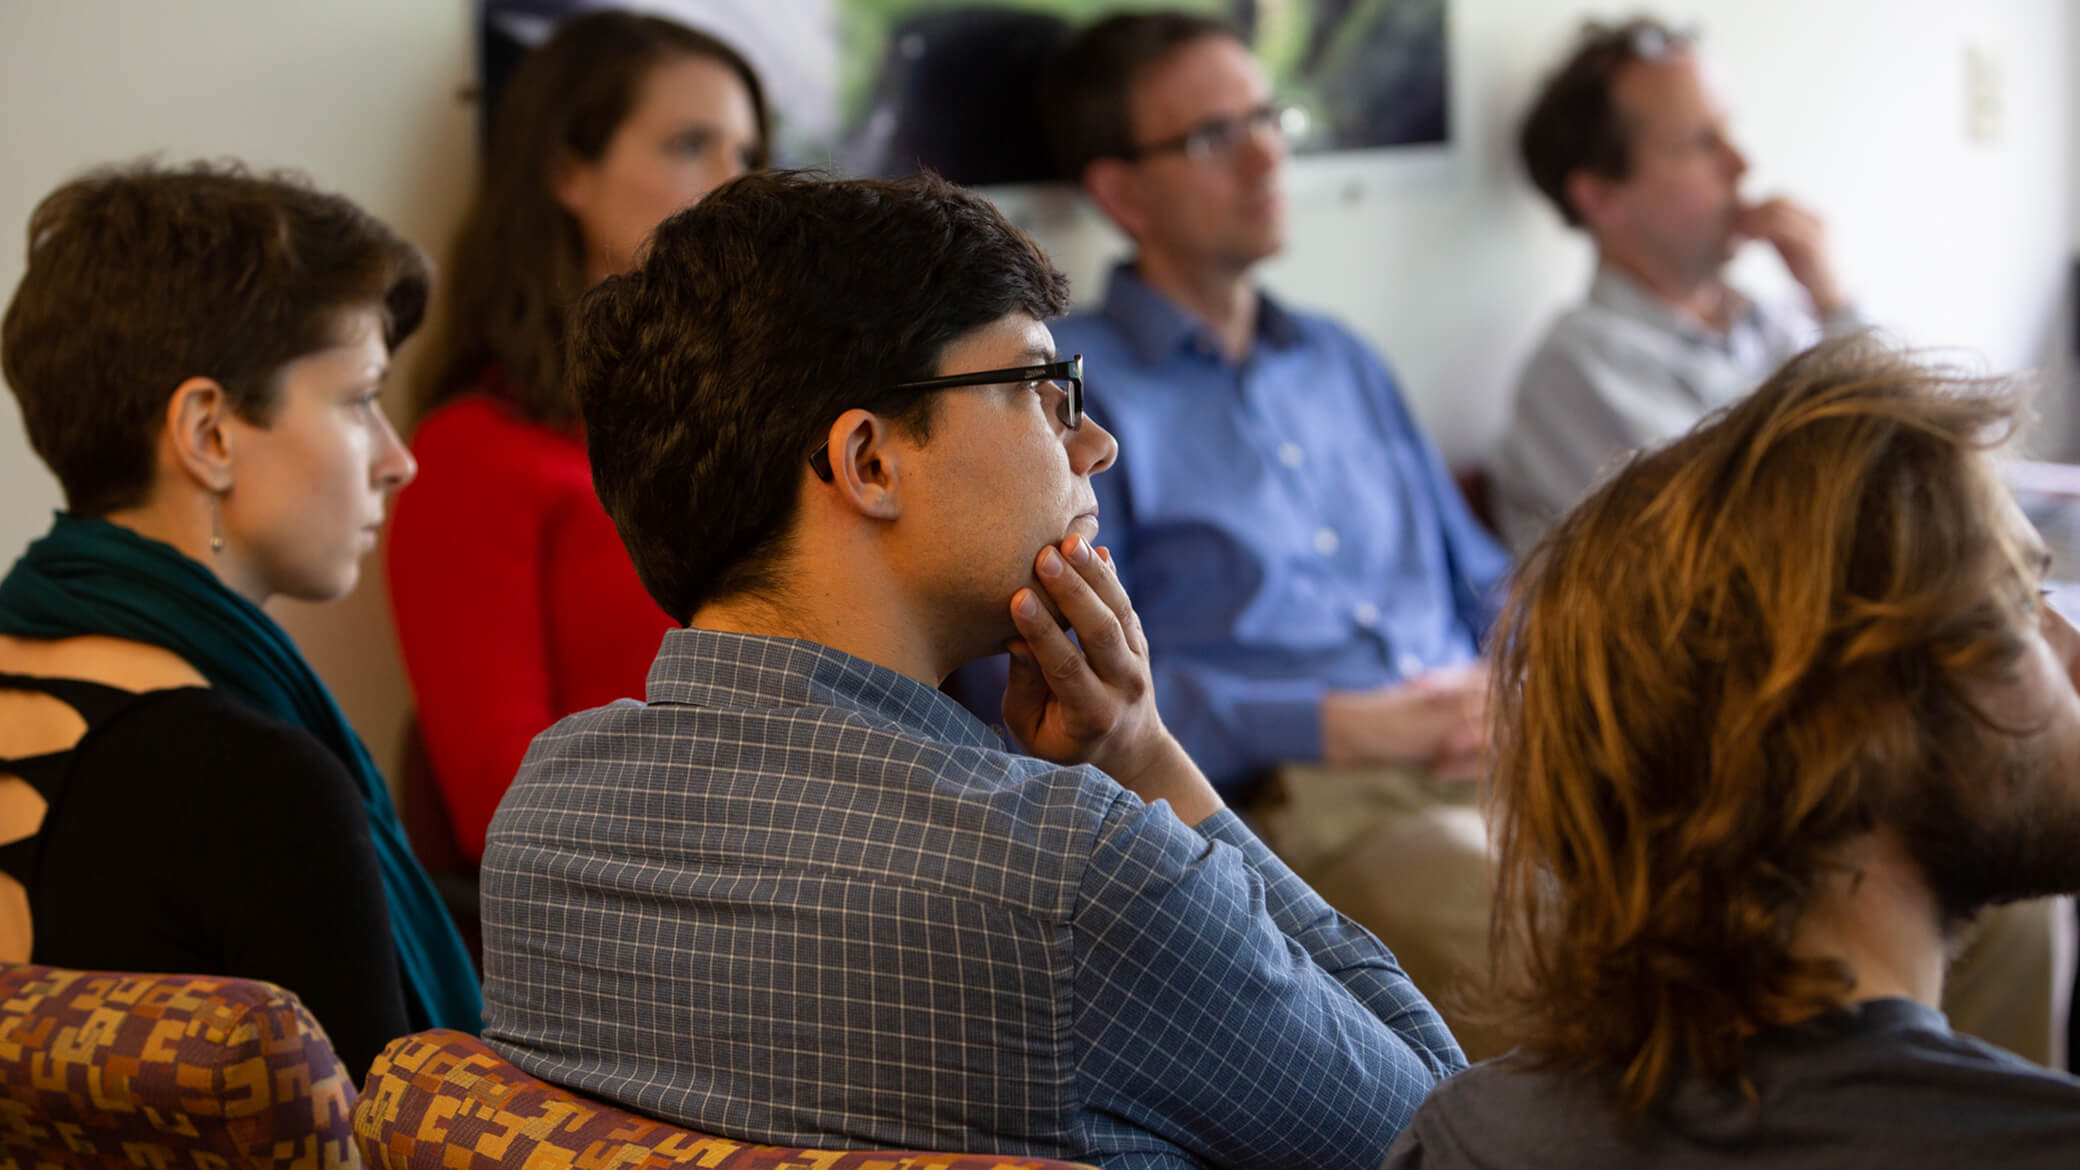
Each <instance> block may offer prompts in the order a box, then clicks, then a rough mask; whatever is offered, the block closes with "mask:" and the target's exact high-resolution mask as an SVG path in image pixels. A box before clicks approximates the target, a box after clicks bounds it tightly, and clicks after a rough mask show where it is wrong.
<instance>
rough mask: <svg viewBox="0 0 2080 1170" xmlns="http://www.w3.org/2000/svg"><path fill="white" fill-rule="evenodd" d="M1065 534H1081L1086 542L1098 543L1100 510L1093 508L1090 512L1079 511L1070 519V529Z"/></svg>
mask: <svg viewBox="0 0 2080 1170" xmlns="http://www.w3.org/2000/svg"><path fill="white" fill-rule="evenodd" d="M1063 535H1064V536H1081V537H1082V538H1083V539H1084V541H1085V542H1086V543H1088V544H1091V545H1096V544H1097V542H1098V510H1097V509H1096V508H1092V509H1091V510H1090V511H1088V512H1079V513H1077V514H1076V515H1075V516H1074V517H1072V518H1071V519H1070V520H1069V526H1068V530H1067V531H1066V532H1064V533H1063Z"/></svg>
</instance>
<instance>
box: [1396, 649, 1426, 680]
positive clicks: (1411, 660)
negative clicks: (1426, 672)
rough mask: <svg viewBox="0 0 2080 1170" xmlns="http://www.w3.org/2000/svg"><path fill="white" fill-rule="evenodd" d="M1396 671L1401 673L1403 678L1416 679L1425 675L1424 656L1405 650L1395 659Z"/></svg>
mask: <svg viewBox="0 0 2080 1170" xmlns="http://www.w3.org/2000/svg"><path fill="white" fill-rule="evenodd" d="M1394 669H1396V670H1398V671H1400V672H1401V677H1402V678H1414V677H1416V676H1417V675H1419V674H1421V673H1423V659H1422V656H1421V655H1419V654H1417V653H1416V652H1415V651H1413V650H1403V651H1402V652H1401V653H1400V655H1399V656H1397V657H1396V658H1395V659H1394Z"/></svg>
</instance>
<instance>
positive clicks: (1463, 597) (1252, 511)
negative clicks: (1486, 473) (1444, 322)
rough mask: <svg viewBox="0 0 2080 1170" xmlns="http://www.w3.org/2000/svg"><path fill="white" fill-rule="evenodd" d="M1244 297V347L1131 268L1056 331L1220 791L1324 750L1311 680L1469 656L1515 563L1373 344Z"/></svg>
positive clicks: (1182, 702) (1181, 721) (1375, 683)
mask: <svg viewBox="0 0 2080 1170" xmlns="http://www.w3.org/2000/svg"><path fill="white" fill-rule="evenodd" d="M1258 305H1259V308H1258V314H1257V333H1256V338H1255V342H1254V344H1252V346H1251V347H1250V352H1249V355H1248V357H1247V358H1246V359H1245V360H1244V361H1243V362H1241V363H1240V364H1239V365H1238V364H1236V363H1234V362H1231V361H1229V360H1227V358H1226V357H1224V356H1223V355H1222V353H1221V350H1220V346H1219V344H1218V342H1217V341H1216V340H1215V338H1214V337H1213V335H1212V332H1211V331H1210V330H1209V329H1207V327H1206V326H1205V325H1203V324H1202V323H1201V322H1199V321H1198V319H1196V318H1194V317H1192V316H1191V315H1189V314H1188V313H1186V312H1185V311H1184V310H1182V309H1180V308H1178V307H1177V306H1176V305H1174V304H1172V303H1171V302H1170V301H1169V300H1168V299H1166V298H1165V297H1163V296H1162V294H1160V293H1158V292H1156V291H1155V290H1154V289H1152V288H1150V287H1149V286H1148V285H1147V284H1146V283H1144V282H1143V281H1142V280H1141V278H1140V277H1139V276H1138V275H1137V274H1136V273H1135V272H1134V270H1133V269H1132V268H1131V267H1129V266H1122V267H1120V268H1118V269H1116V270H1115V271H1114V272H1113V274H1112V279H1111V283H1110V285H1109V286H1108V287H1107V289H1106V295H1105V302H1104V304H1103V306H1102V307H1101V308H1099V309H1098V310H1097V311H1096V312H1094V313H1083V314H1078V315H1075V316H1072V317H1069V318H1067V319H1066V320H1064V321H1062V322H1060V323H1059V324H1058V325H1057V326H1056V327H1055V330H1054V334H1055V342H1056V346H1057V348H1058V349H1059V350H1060V351H1061V352H1062V353H1064V354H1072V353H1081V354H1082V355H1083V357H1084V368H1085V370H1086V377H1087V379H1088V382H1087V386H1088V390H1089V401H1088V409H1089V411H1090V413H1091V415H1092V417H1094V418H1096V419H1097V420H1098V421H1099V422H1101V423H1103V424H1104V425H1105V426H1106V427H1107V428H1108V429H1109V430H1111V431H1112V432H1113V434H1115V435H1117V436H1118V438H1119V447H1120V455H1119V460H1118V462H1117V463H1116V464H1115V465H1114V466H1113V468H1112V469H1111V470H1110V471H1108V472H1105V473H1103V474H1100V475H1099V476H1097V477H1096V478H1095V479H1093V480H1092V481H1091V482H1092V486H1093V487H1094V488H1095V489H1096V491H1097V496H1098V506H1099V517H1098V521H1099V525H1100V533H1099V536H1098V543H1100V544H1104V545H1107V546H1108V547H1110V548H1111V550H1112V555H1113V557H1114V559H1115V561H1116V562H1117V563H1118V565H1119V567H1120V573H1121V578H1122V580H1123V581H1124V582H1125V584H1126V587H1127V590H1128V593H1129V595H1130V596H1131V597H1132V598H1133V599H1134V605H1135V608H1136V609H1137V610H1138V611H1139V613H1140V615H1141V621H1142V624H1143V625H1144V626H1145V627H1146V629H1147V632H1148V642H1149V651H1150V656H1151V665H1152V667H1153V669H1154V673H1155V686H1156V699H1157V702H1158V705H1159V706H1160V708H1161V710H1162V713H1163V720H1164V722H1165V723H1167V724H1168V725H1169V726H1170V729H1171V731H1172V732H1174V733H1175V734H1176V735H1177V737H1178V738H1179V739H1180V740H1181V741H1183V743H1184V745H1185V747H1186V749H1187V750H1188V751H1189V752H1190V753H1191V755H1192V758H1193V759H1194V760H1196V761H1198V763H1199V766H1200V767H1201V768H1203V769H1204V770H1205V771H1206V774H1207V775H1208V776H1209V777H1211V778H1212V779H1213V781H1214V783H1215V785H1217V786H1218V787H1220V788H1221V790H1222V792H1223V794H1224V795H1226V796H1228V797H1229V798H1230V799H1239V798H1242V797H1244V796H1246V795H1248V789H1249V788H1250V786H1251V785H1252V783H1253V782H1254V781H1255V780H1256V779H1257V778H1258V777H1259V776H1261V775H1262V773H1263V772H1264V771H1265V770H1266V769H1268V768H1270V767H1273V766H1275V765H1277V764H1280V763H1283V762H1287V761H1294V760H1318V759H1320V758H1321V755H1322V740H1321V700H1322V695H1323V694H1324V693H1325V692H1327V691H1330V690H1367V689H1371V688H1375V687H1381V686H1386V685H1389V684H1393V683H1398V682H1401V681H1403V680H1406V679H1408V678H1411V677H1413V676H1415V675H1418V674H1422V673H1424V672H1426V671H1430V670H1435V669H1437V668H1439V667H1444V666H1450V665H1453V664H1455V663H1463V662H1466V661H1469V660H1471V659H1473V658H1475V657H1476V656H1477V655H1478V653H1479V639H1480V637H1481V635H1482V634H1484V633H1485V632H1486V630H1487V627H1488V625H1489V623H1490V622H1491V621H1492V620H1493V617H1494V607H1495V602H1496V601H1497V600H1498V597H1497V595H1498V594H1499V589H1498V588H1497V587H1498V585H1499V583H1500V581H1501V578H1502V577H1503V575H1504V573H1505V572H1506V571H1507V569H1508V567H1509V561H1508V557H1507V556H1506V555H1505V554H1504V553H1503V551H1502V549H1501V548H1500V547H1499V546H1498V545H1497V544H1496V543H1495V541H1494V539H1493V538H1492V537H1490V536H1489V535H1488V533H1487V532H1486V530H1484V529H1483V528H1482V527H1481V525H1480V522H1479V521H1477V520H1475V519H1474V517H1473V515H1472V513H1471V512H1470V511H1468V509H1467V507H1466V503H1465V501H1464V499H1463V498H1462V497H1461V496H1460V494H1459V491H1458V488H1457V486H1456V485H1455V484H1454V483H1453V481H1452V478H1451V475H1450V474H1449V473H1448V472H1447V471H1446V469H1445V466H1444V461H1443V460H1442V459H1441V458H1439V456H1438V454H1437V451H1436V449H1435V448H1434V447H1432V446H1431V444H1430V442H1429V440H1428V439H1426V438H1425V437H1424V436H1423V434H1422V432H1421V431H1420V430H1419V429H1418V428H1417V426H1416V422H1415V419H1414V418H1413V417H1412V416H1411V415H1410V414H1409V411H1408V407H1407V405H1406V404H1405V403H1404V402H1402V400H1401V394H1400V392H1399V390H1398V389H1396V387H1395V385H1394V379H1393V376H1392V375H1391V374H1389V373H1388V372H1387V369H1386V367H1385V366H1384V365H1383V364H1382V363H1381V362H1380V360H1379V358H1378V357H1377V356H1375V355H1374V353H1373V352H1372V350H1371V349H1369V348H1368V347H1367V346H1366V345H1365V344H1364V343H1363V342H1361V341H1359V340H1358V339H1357V338H1356V337H1354V336H1352V335H1351V333H1350V332H1349V331H1348V330H1346V329H1344V328H1343V327H1342V326H1340V325H1338V324H1336V323H1335V322H1334V321H1331V320H1329V319H1328V318H1326V317H1321V316H1317V315H1314V314H1307V313H1299V312H1295V311H1293V310H1291V309H1288V308H1286V307H1284V306H1283V305H1280V304H1279V303H1278V302H1277V301H1275V300H1273V299H1272V298H1270V297H1269V296H1262V295H1260V297H1259V301H1258ZM969 693H973V692H972V691H971V692H969ZM989 701H990V700H982V701H981V702H979V703H978V704H977V705H979V706H985V707H986V706H987V703H988V702H989Z"/></svg>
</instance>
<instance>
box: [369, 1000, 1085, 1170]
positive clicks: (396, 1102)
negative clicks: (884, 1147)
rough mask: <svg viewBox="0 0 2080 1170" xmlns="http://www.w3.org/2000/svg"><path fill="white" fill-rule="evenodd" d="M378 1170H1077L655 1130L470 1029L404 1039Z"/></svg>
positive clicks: (380, 1096)
mask: <svg viewBox="0 0 2080 1170" xmlns="http://www.w3.org/2000/svg"><path fill="white" fill-rule="evenodd" d="M354 1133H355V1135H356V1136H357V1137H358V1138H359V1139H360V1141H361V1152H362V1154H363V1155H364V1156H365V1157H366V1158H367V1159H368V1165H369V1166H371V1167H379V1168H381V1170H492V1168H493V1167H509V1166H510V1167H521V1166H524V1167H543V1168H546V1167H558V1168H569V1170H649V1168H651V1167H662V1166H698V1167H701V1168H702V1170H1071V1168H1072V1166H1073V1164H1072V1163H1069V1162H1054V1161H1047V1160H1044V1159H1041V1160H1035V1159H1011V1158H1000V1157H996V1156H995V1155H981V1154H927V1153H910V1152H889V1151H872V1150H849V1151H837V1150H804V1149H788V1148H785V1147H781V1146H754V1145H749V1144H746V1143H744V1142H735V1141H730V1140H728V1139H727V1138H719V1137H711V1136H709V1135H707V1134H704V1133H697V1132H695V1131H693V1130H690V1129H681V1128H680V1127H678V1126H676V1125H668V1124H666V1123H664V1122H661V1121H652V1120H650V1119H648V1118H645V1117H638V1116H637V1115H635V1114H633V1113H628V1112H624V1111H622V1110H620V1109H615V1108H613V1107H611V1106H608V1105H602V1104H600V1103H599V1102H596V1101H589V1100H587V1099H585V1098H584V1097H580V1096H578V1095H577V1094H575V1093H570V1092H566V1091H565V1090H563V1089H559V1088H557V1087H556V1086H554V1085H551V1084H549V1083H548V1082H546V1081H539V1080H536V1079H535V1078H533V1077H531V1076H529V1075H527V1074H526V1073H524V1072H522V1071H521V1070H520V1069H519V1068H517V1067H515V1066H514V1065H513V1064H511V1063H509V1062H508V1061H506V1060H503V1059H501V1058H500V1057H499V1055H498V1054H497V1053H495V1052H493V1051H491V1049H490V1048H488V1047H486V1046H485V1045H484V1044H483V1042H482V1041H479V1040H477V1039H476V1038H475V1037H473V1036H466V1035H464V1034H462V1033H460V1032H450V1031H446V1030H438V1031H432V1032H420V1033H418V1034H416V1035H412V1036H406V1037H404V1038H403V1039H401V1040H397V1041H394V1042H393V1043H392V1044H391V1045H390V1047H389V1048H388V1049H386V1050H385V1051H384V1052H383V1054H382V1055H381V1056H378V1057H377V1058H376V1063H375V1066H374V1067H373V1068H371V1069H370V1070H369V1073H368V1084H367V1092H365V1093H363V1094H362V1097H361V1104H360V1105H359V1106H357V1107H356V1108H355V1110H354Z"/></svg>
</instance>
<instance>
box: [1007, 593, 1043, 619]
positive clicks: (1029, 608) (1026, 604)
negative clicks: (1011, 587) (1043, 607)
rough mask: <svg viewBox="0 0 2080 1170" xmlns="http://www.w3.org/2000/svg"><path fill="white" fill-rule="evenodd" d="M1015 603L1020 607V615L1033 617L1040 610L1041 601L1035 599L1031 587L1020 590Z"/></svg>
mask: <svg viewBox="0 0 2080 1170" xmlns="http://www.w3.org/2000/svg"><path fill="white" fill-rule="evenodd" d="M1013 604H1014V605H1016V606H1017V607H1018V616H1020V617H1032V616H1033V615H1034V614H1037V613H1039V612H1040V603H1039V602H1038V601H1036V600H1034V599H1033V593H1032V590H1030V589H1021V590H1019V591H1018V600H1017V601H1016V602H1014V603H1013Z"/></svg>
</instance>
